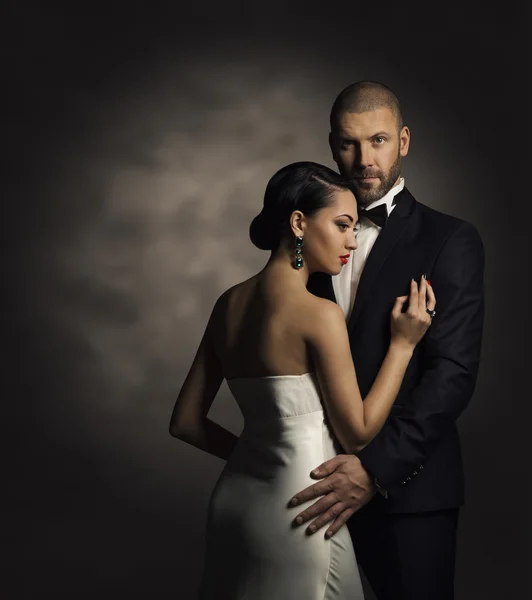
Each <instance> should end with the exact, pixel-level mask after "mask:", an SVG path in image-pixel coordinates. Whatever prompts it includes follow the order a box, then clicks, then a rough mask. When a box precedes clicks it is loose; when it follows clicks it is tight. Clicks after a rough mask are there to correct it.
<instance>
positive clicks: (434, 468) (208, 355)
mask: <svg viewBox="0 0 532 600" xmlns="http://www.w3.org/2000/svg"><path fill="white" fill-rule="evenodd" d="M330 120H331V132H330V138H329V143H330V148H331V151H332V155H333V159H334V161H335V162H336V164H337V165H338V170H339V173H336V172H335V171H333V170H331V169H329V168H327V167H325V166H322V165H318V164H316V163H311V162H298V163H294V164H291V165H288V166H286V167H283V168H282V169H280V170H279V171H278V172H277V173H276V174H275V175H274V176H273V177H272V178H271V179H270V181H269V183H268V185H267V187H266V192H265V196H264V206H263V209H262V211H261V212H260V214H259V215H257V217H256V218H255V219H254V220H253V222H252V223H251V227H250V238H251V241H252V242H253V243H254V244H255V245H256V246H257V247H258V248H260V249H263V250H269V251H271V256H270V258H269V260H268V262H267V264H266V266H265V267H264V269H263V270H262V271H260V272H259V273H257V274H256V275H254V276H253V277H251V278H250V279H248V280H246V281H244V282H242V283H240V284H238V285H236V286H234V287H232V288H231V289H229V290H227V291H226V292H225V293H223V294H222V295H221V296H220V298H219V299H218V301H217V302H216V304H215V306H214V308H213V311H212V314H211V317H210V319H209V322H208V324H207V327H206V330H205V334H204V336H203V339H202V341H201V344H200V346H199V349H198V351H197V354H196V357H195V359H194V362H193V364H192V366H191V368H190V371H189V373H188V375H187V378H186V380H185V382H184V384H183V386H182V388H181V391H180V393H179V395H178V398H177V401H176V404H175V407H174V410H173V412H172V417H171V420H170V433H171V434H172V435H173V436H175V437H177V438H180V439H182V440H184V441H185V442H188V443H189V444H192V445H194V446H196V447H198V448H200V449H202V450H204V451H206V452H209V453H211V454H214V455H216V456H219V457H220V458H222V459H224V460H226V461H227V462H226V465H225V468H224V469H223V472H222V473H221V475H220V478H219V480H218V482H217V484H216V486H215V489H214V491H213V494H212V497H211V501H210V505H209V515H208V522H207V540H206V555H205V566H204V574H203V580H202V584H201V591H200V597H201V598H202V599H203V600H215V599H216V600H247V599H249V600H361V599H363V597H364V594H363V590H362V585H361V581H360V575H359V570H358V566H357V562H358V564H359V565H360V567H361V568H362V569H363V571H364V573H365V575H366V576H367V578H368V580H369V582H370V584H371V586H372V588H373V590H374V592H375V594H376V596H377V598H378V599H379V600H451V599H452V598H453V597H454V589H453V588H454V563H455V550H456V532H457V525H458V513H459V508H460V506H461V505H462V504H463V502H464V485H463V469H462V459H461V452H460V442H459V437H458V431H457V426H456V421H457V419H458V417H459V415H460V414H461V412H462V411H463V410H464V408H465V407H466V405H467V404H468V402H469V400H470V398H471V396H472V394H473V390H474V386H475V380H476V376H477V370H478V364H479V356H480V345H481V336H482V324H483V268H484V253H483V246H482V242H481V240H480V238H479V235H478V233H477V231H476V229H475V228H474V227H473V226H472V225H470V224H469V223H467V222H465V221H462V220H460V219H458V218H455V217H452V216H448V215H446V214H443V213H441V212H438V211H435V210H433V209H431V208H429V207H428V206H425V205H424V204H421V203H419V202H417V201H416V200H415V199H414V197H413V196H412V195H411V193H410V192H409V191H408V189H407V188H406V187H405V182H404V179H403V177H402V176H401V164H402V159H403V158H404V157H405V156H406V155H407V154H408V148H409V143H410V131H409V129H408V127H407V126H405V124H404V123H403V117H402V112H401V107H400V104H399V101H398V99H397V97H396V96H395V94H394V93H393V92H392V91H391V90H390V89H389V88H387V87H386V86H384V85H382V84H380V83H377V82H370V81H361V82H357V83H354V84H352V85H350V86H348V87H347V88H345V89H344V90H343V91H342V92H341V93H340V94H339V96H338V97H337V98H336V100H335V102H334V105H333V107H332V110H331V117H330ZM436 304H437V306H436ZM224 379H225V380H227V384H228V386H229V388H230V390H231V392H232V394H233V396H234V398H235V400H236V402H237V403H238V406H239V408H240V409H241V411H242V413H243V416H244V428H243V431H242V433H241V435H240V436H235V435H234V434H233V433H231V432H229V431H227V430H226V429H224V428H223V427H221V426H220V425H218V424H217V423H215V422H213V421H211V420H210V419H208V418H207V413H208V411H209V408H210V406H211V404H212V402H213V400H214V398H215V396H216V394H217V392H218V390H219V388H220V385H221V384H222V382H223V380H224Z"/></svg>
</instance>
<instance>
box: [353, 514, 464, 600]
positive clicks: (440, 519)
mask: <svg viewBox="0 0 532 600" xmlns="http://www.w3.org/2000/svg"><path fill="white" fill-rule="evenodd" d="M458 511H459V509H458V508H453V509H447V510H439V511H432V512H423V513H414V514H383V513H382V512H380V511H372V510H370V509H368V507H365V508H363V509H361V510H360V511H358V512H357V513H355V514H354V515H353V516H352V517H351V518H350V519H349V522H348V524H349V529H350V531H351V537H352V539H353V545H354V547H355V553H356V556H357V560H358V562H359V566H360V567H361V568H362V570H363V571H364V574H365V575H366V577H367V579H368V581H369V583H370V585H371V587H372V589H373V591H374V593H375V595H376V597H377V598H378V600H453V598H454V568H455V554H456V531H457V526H458Z"/></svg>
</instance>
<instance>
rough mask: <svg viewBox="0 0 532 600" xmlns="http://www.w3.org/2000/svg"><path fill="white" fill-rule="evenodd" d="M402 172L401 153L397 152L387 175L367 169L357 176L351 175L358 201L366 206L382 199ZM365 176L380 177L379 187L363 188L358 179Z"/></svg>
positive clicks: (363, 206)
mask: <svg viewBox="0 0 532 600" xmlns="http://www.w3.org/2000/svg"><path fill="white" fill-rule="evenodd" d="M400 174H401V154H399V153H398V154H397V159H396V161H395V162H394V163H393V165H392V166H391V167H390V170H389V171H388V174H387V175H384V173H382V171H371V170H370V169H367V170H365V171H361V172H360V173H357V174H356V175H355V176H353V175H351V177H350V181H351V183H352V185H353V187H354V188H355V197H356V199H357V203H358V205H359V206H360V207H361V208H366V206H369V205H370V204H371V203H372V202H376V201H377V200H380V199H381V198H382V197H383V196H385V195H386V194H387V193H388V192H389V191H390V190H391V189H392V188H393V186H394V184H395V182H396V181H397V179H398V177H399V175H400ZM364 177H378V178H379V179H380V184H379V185H378V186H377V187H373V188H370V189H368V188H362V187H360V184H359V182H358V179H359V178H360V179H362V178H364Z"/></svg>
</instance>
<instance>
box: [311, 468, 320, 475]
mask: <svg viewBox="0 0 532 600" xmlns="http://www.w3.org/2000/svg"><path fill="white" fill-rule="evenodd" d="M311 473H312V475H319V474H320V470H319V469H314V471H311Z"/></svg>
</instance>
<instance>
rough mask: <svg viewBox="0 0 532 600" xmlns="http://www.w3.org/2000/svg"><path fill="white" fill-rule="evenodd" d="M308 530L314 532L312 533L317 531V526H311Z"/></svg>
mask: <svg viewBox="0 0 532 600" xmlns="http://www.w3.org/2000/svg"><path fill="white" fill-rule="evenodd" d="M308 528H309V529H310V531H312V533H314V532H315V531H316V525H309V526H308Z"/></svg>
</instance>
